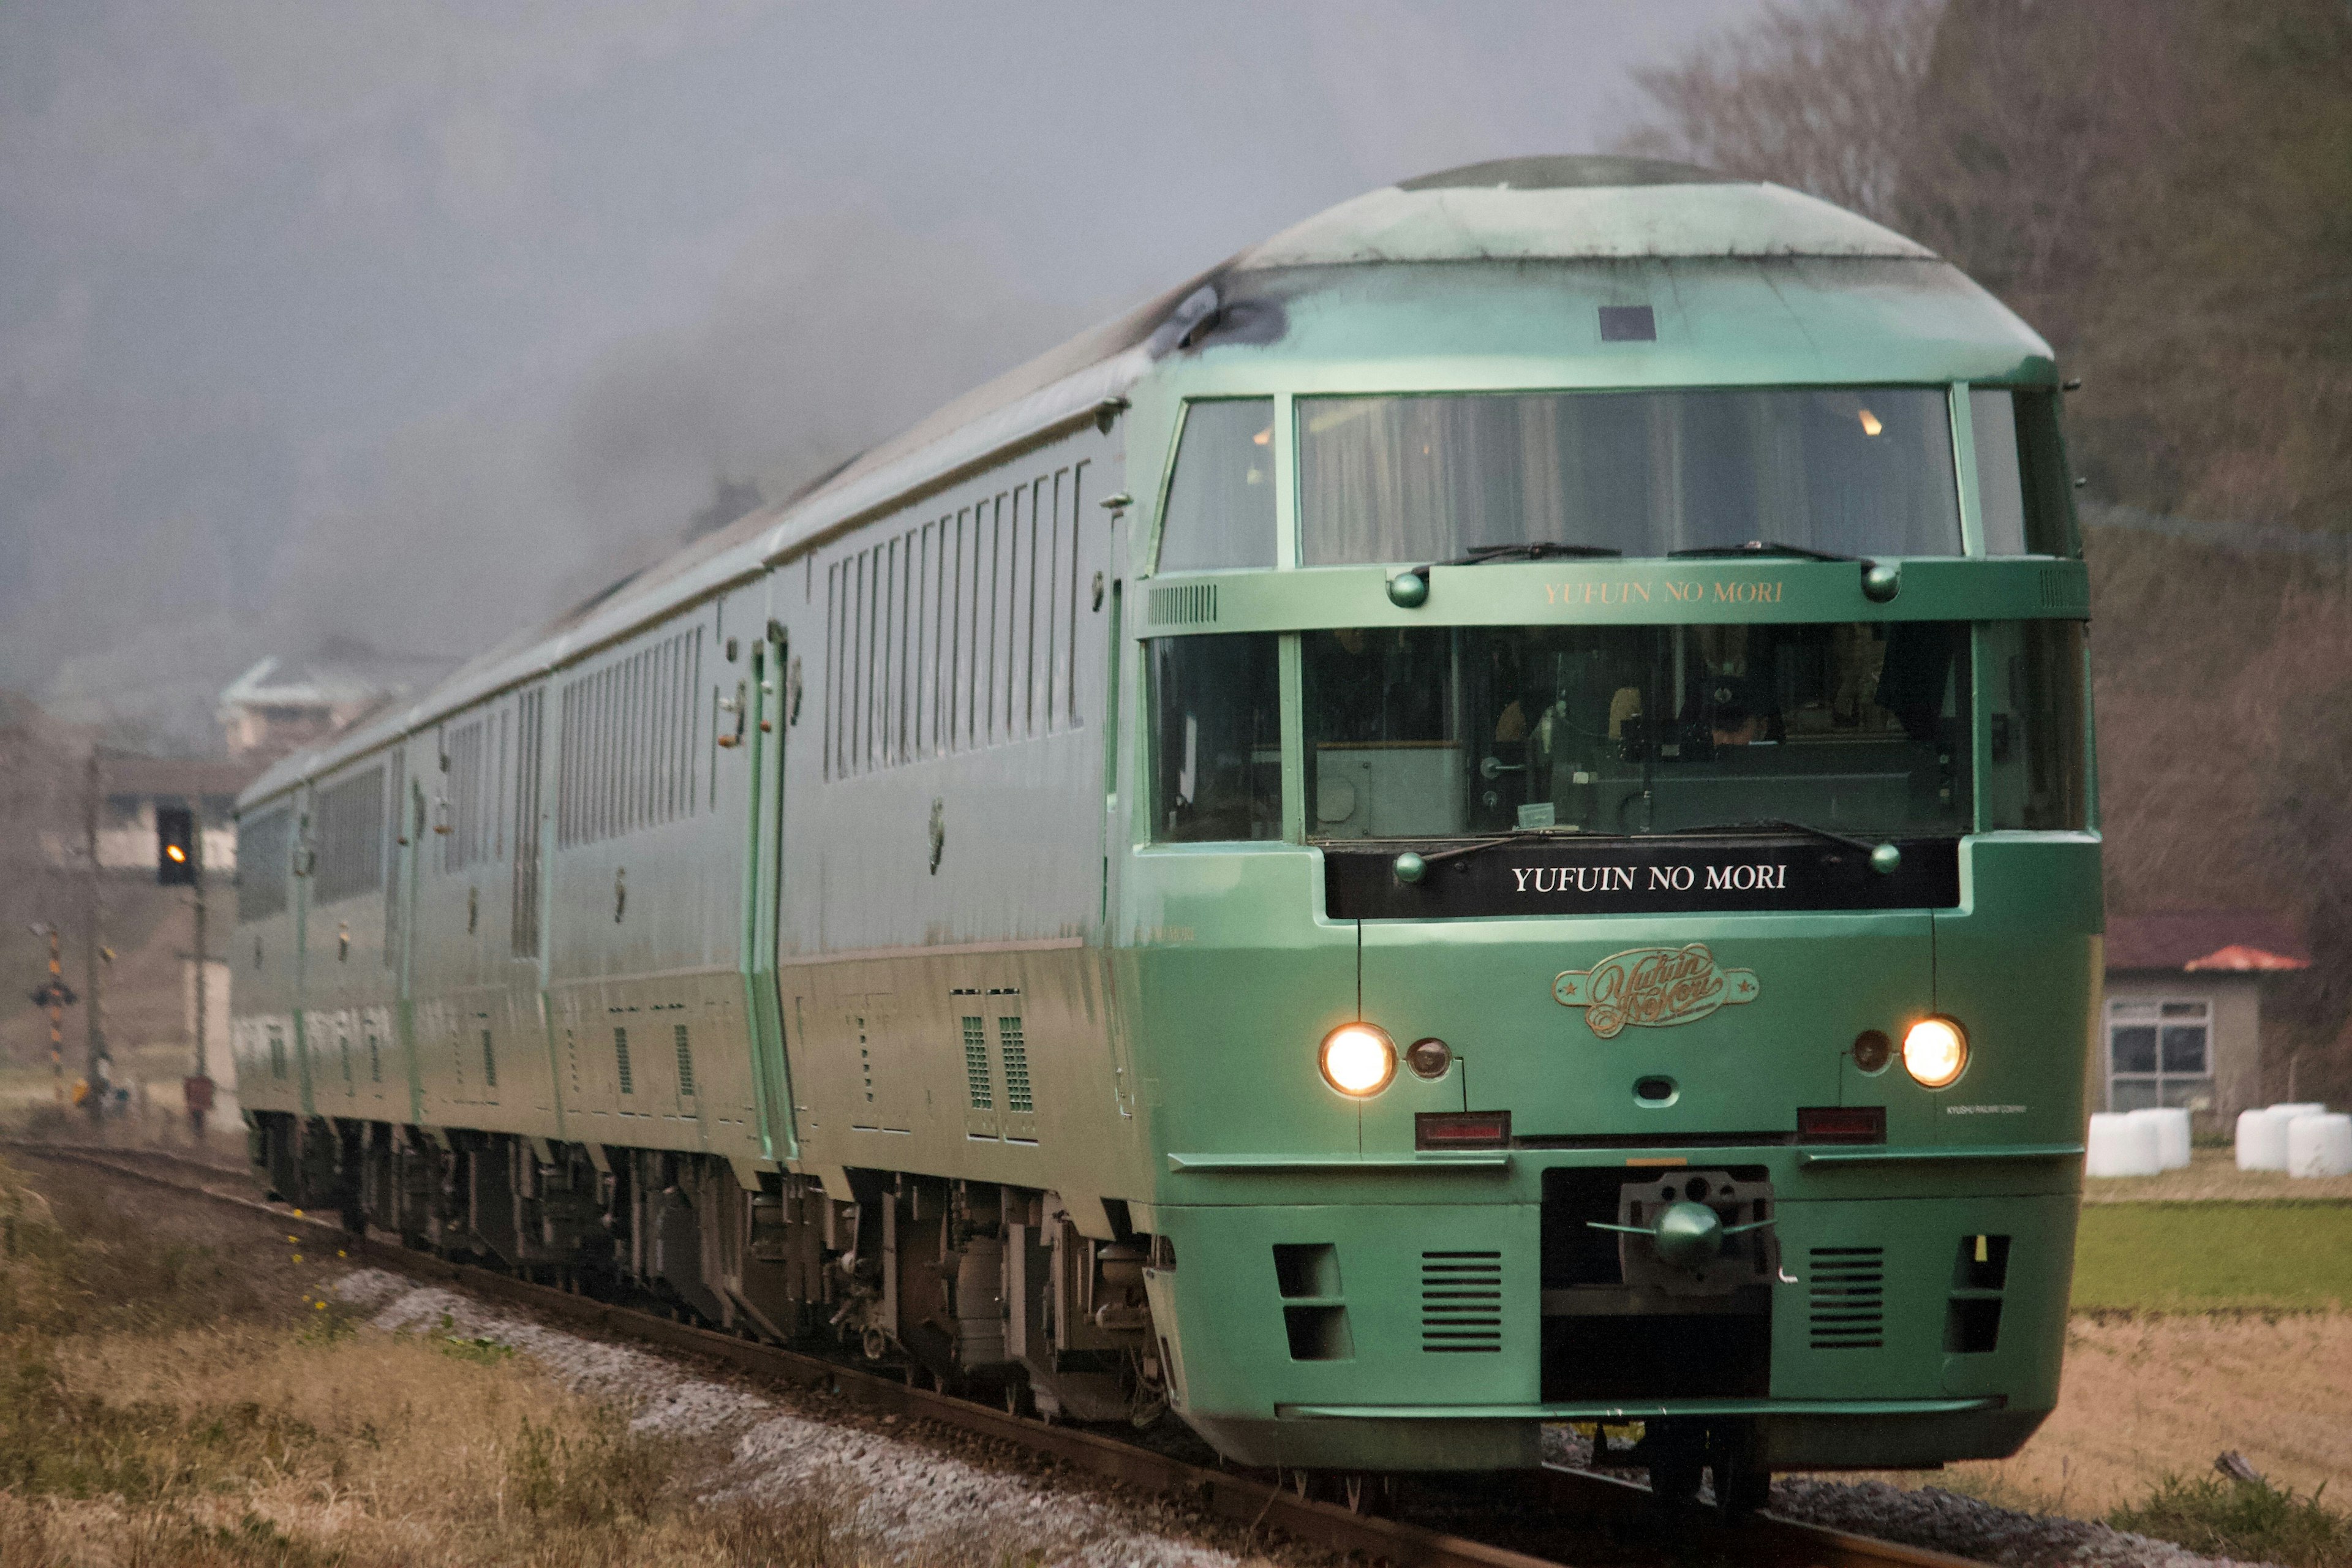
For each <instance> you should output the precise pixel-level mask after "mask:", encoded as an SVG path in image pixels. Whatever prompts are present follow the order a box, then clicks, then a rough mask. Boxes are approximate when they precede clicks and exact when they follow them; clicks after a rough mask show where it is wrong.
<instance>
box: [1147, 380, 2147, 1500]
mask: <svg viewBox="0 0 2352 1568" xmlns="http://www.w3.org/2000/svg"><path fill="white" fill-rule="evenodd" d="M1882 401H1883V400H1882ZM1171 504H1172V503H1171ZM1664 553H1665V552H1664V551H1654V552H1651V551H1644V552H1636V551H1633V550H1628V551H1627V552H1626V557H1627V558H1626V559H1624V560H1622V561H1619V560H1607V561H1592V562H1588V561H1573V562H1560V561H1553V562H1547V563H1518V562H1512V561H1508V560H1501V561H1491V562H1484V563H1463V564H1457V565H1452V566H1444V565H1440V566H1437V567H1434V568H1433V569H1423V570H1422V571H1419V572H1414V573H1412V574H1411V575H1412V576H1413V577H1415V578H1417V579H1419V581H1418V582H1417V583H1412V584H1404V585H1403V586H1402V588H1401V587H1400V586H1399V585H1398V584H1399V579H1400V578H1401V577H1403V576H1405V575H1406V573H1404V572H1403V571H1402V570H1401V569H1400V568H1398V567H1396V566H1394V565H1389V566H1384V567H1370V568H1362V569H1356V570H1329V571H1321V572H1315V573H1312V574H1307V573H1301V574H1297V576H1295V577H1293V578H1291V579H1290V581H1289V583H1287V584H1285V583H1283V582H1281V581H1279V577H1280V575H1281V574H1263V575H1259V576H1255V577H1240V576H1230V575H1229V576H1224V577H1223V578H1219V579H1214V580H1212V579H1208V578H1206V577H1203V578H1202V579H1201V580H1200V581H1199V582H1198V583H1192V582H1187V581H1186V580H1184V579H1182V578H1181V577H1180V578H1175V579H1172V580H1166V579H1164V580H1163V581H1161V582H1160V584H1155V585H1154V586H1153V588H1152V590H1151V593H1150V603H1151V604H1152V605H1153V606H1155V612H1154V614H1155V618H1154V619H1153V621H1152V622H1151V623H1150V624H1149V625H1148V626H1146V627H1145V628H1144V629H1143V632H1142V636H1143V638H1144V641H1143V643H1142V647H1141V653H1142V660H1141V662H1142V663H1143V665H1144V667H1145V668H1144V672H1143V673H1144V678H1145V679H1144V680H1143V682H1142V695H1141V700H1142V702H1143V703H1144V706H1145V711H1146V713H1147V720H1146V723H1145V726H1144V728H1145V731H1146V734H1145V735H1144V737H1143V746H1142V750H1141V754H1140V762H1139V766H1140V768H1141V769H1142V772H1143V773H1144V774H1145V775H1146V776H1144V777H1142V778H1140V779H1139V780H1137V781H1135V782H1134V785H1133V787H1134V788H1135V789H1136V791H1137V794H1138V796H1139V801H1140V803H1141V811H1142V813H1143V814H1144V815H1145V816H1147V818H1148V820H1147V821H1146V822H1145V823H1144V824H1143V825H1142V826H1141V829H1140V831H1139V835H1138V837H1139V839H1140V840H1142V842H1141V843H1139V847H1138V848H1137V849H1136V851H1135V853H1134V856H1133V858H1132V859H1131V861H1130V862H1129V866H1128V868H1127V873H1126V874H1127V876H1128V878H1129V888H1128V897H1129V908H1130V910H1131V911H1132V914H1131V919H1132V922H1133V925H1132V931H1133V938H1134V944H1133V945H1132V947H1131V948H1130V949H1129V951H1128V952H1127V953H1126V955H1125V957H1126V961H1127V963H1129V965H1130V966H1131V967H1130V971H1129V976H1130V980H1131V984H1132V987H1133V989H1132V995H1133V997H1134V999H1135V1008H1134V1013H1133V1016H1134V1018H1135V1020H1136V1022H1135V1025H1134V1028H1135V1032H1136V1036H1137V1040H1138V1049H1139V1057H1140V1058H1141V1063H1140V1068H1139V1070H1140V1071H1141V1072H1142V1073H1143V1074H1144V1079H1143V1088H1144V1091H1145V1092H1144V1102H1145V1103H1144V1114H1145V1116H1146V1118H1147V1122H1146V1127H1145V1131H1146V1134H1147V1137H1148V1140H1149V1144H1150V1147H1151V1148H1152V1150H1153V1151H1154V1152H1155V1155H1156V1158H1157V1160H1158V1163H1159V1173H1158V1176H1157V1180H1158V1183H1159V1185H1158V1190H1157V1193H1156V1194H1155V1197H1156V1201H1155V1202H1153V1203H1151V1204H1150V1205H1139V1213H1138V1214H1137V1216H1136V1218H1137V1224H1138V1226H1139V1228H1142V1227H1145V1226H1148V1227H1149V1228H1150V1230H1151V1231H1152V1232H1153V1233H1154V1234H1155V1235H1156V1236H1157V1237H1159V1238H1160V1249H1159V1253H1158V1255H1157V1257H1156V1258H1155V1267H1154V1268H1153V1270H1152V1271H1151V1273H1150V1281H1149V1283H1150V1291H1151V1299H1152V1305H1153V1310H1154V1319H1155V1323H1156V1325H1157V1327H1158V1331H1159V1332H1160V1336H1161V1338H1162V1340H1163V1342H1164V1346H1165V1353H1166V1356H1167V1359H1168V1362H1169V1363H1170V1370H1171V1401H1172V1403H1173V1404H1174V1405H1175V1407H1176V1408H1177V1409H1178V1410H1179V1411H1180V1412H1181V1414H1182V1415H1184V1416H1185V1417H1186V1418H1187V1419H1188V1420H1189V1421H1191V1422H1192V1424H1193V1425H1194V1426H1197V1427H1199V1428H1200V1429H1201V1430H1202V1432H1204V1433H1205V1434H1206V1435H1207V1436H1210V1437H1211V1439H1212V1440H1213V1441H1214V1442H1215V1443H1216V1444H1217V1445H1218V1446H1219V1447H1221V1448H1223V1449H1224V1450H1225V1451H1226V1452H1227V1453H1229V1454H1231V1455H1233V1456H1234V1457H1236V1458H1241V1459H1243V1460H1245V1461H1248V1462H1253V1463H1259V1464H1269V1465H1273V1464H1279V1465H1286V1466H1296V1467H1302V1468H1342V1469H1366V1470H1381V1469H1422V1468H1436V1469H1447V1468H1458V1469H1487V1468H1512V1467H1519V1466H1527V1465H1530V1464H1533V1463H1535V1462H1536V1460H1537V1456H1538V1437H1539V1432H1540V1427H1541V1425H1542V1424H1543V1423H1545V1422H1562V1421H1574V1422H1602V1423H1609V1424H1612V1425H1619V1426H1623V1425H1627V1424H1633V1423H1640V1424H1642V1425H1643V1428H1644V1430H1645V1432H1646V1433H1647V1435H1648V1436H1647V1442H1648V1447H1647V1448H1646V1450H1645V1452H1646V1453H1647V1454H1648V1456H1649V1457H1650V1458H1652V1459H1653V1461H1657V1460H1659V1459H1660V1458H1661V1457H1662V1455H1664V1454H1667V1453H1670V1452H1672V1451H1675V1448H1676V1447H1677V1446H1679V1451H1681V1452H1683V1453H1685V1454H1689V1453H1698V1452H1706V1453H1713V1454H1717V1456H1720V1455H1721V1454H1722V1453H1723V1452H1724V1451H1725V1445H1735V1446H1737V1447H1738V1451H1739V1452H1740V1453H1741V1454H1743V1455H1744V1456H1745V1458H1747V1460H1748V1463H1749V1464H1750V1465H1751V1466H1753V1467H1756V1468H1760V1469H1780V1470H1790V1469H1803V1468H1866V1467H1895V1466H1921V1465H1932V1464H1935V1463H1937V1462H1940V1461H1944V1460H1949V1459H1957V1458H1990V1457H1999V1456H2004V1455H2007V1454H2010V1453H2012V1452H2014V1451H2015V1449H2016V1448H2017V1447H2019V1446H2020V1445H2021V1443H2022V1442H2023V1441H2024V1440H2025V1438H2026V1437H2027V1436H2030V1435H2031V1433H2032V1431H2033V1429H2034V1428H2035V1426H2038V1425H2039V1423H2040V1422H2041V1421H2042V1419H2043V1418H2044V1416H2046V1415H2047V1414H2048V1413H2049V1411H2050V1410H2051V1408H2052V1406H2053V1404H2054V1401H2055V1397H2056V1393H2057V1379H2058V1370H2059V1360H2060V1353H2061V1350H2062V1347H2063V1335H2064V1319H2065V1311H2066V1298H2067V1288H2068V1280H2069V1274H2070V1269H2071V1259H2072V1253H2073V1244H2074V1217H2075V1212H2076V1207H2077V1204H2078V1202H2079V1192H2080V1173H2081V1165H2080V1153H2081V1148H2080V1139H2081V1127H2082V1117H2083V1114H2084V1059H2085V1057H2084V1053H2085V1049H2086V1045H2087V1037H2088V1033H2089V1020H2090V1016H2091V1007H2092V1002H2093V998H2094V995H2095V984H2096V976H2097V972H2098V963H2099V957H2098V949H2099V939H2098V934H2097V933H2098V931H2099V930H2100V925H2101V914H2100V904H2099V880H2098V840H2097V836H2096V834H2095V831H2094V825H2093V823H2092V822H2091V820H2090V815H2089V803H2088V784H2087V758H2088V736H2087V676H2086V669H2085V662H2084V639H2083V635H2082V628H2081V623H2080V616H2081V614H2082V609H2081V606H2082V605H2083V604H2084V602H2085V601H2086V595H2085V592H2084V581H2083V578H2082V571H2083V568H2082V566H2081V564H2080V563H2079V562H2078V561H2073V560H2058V559H2052V558H2049V557H2044V558H2042V559H2039V560H2019V561H1998V560H1983V559H1976V560H1970V559H1959V558H1953V559H1939V560H1927V559H1911V560H1906V561H1902V562H1900V563H1889V562H1886V561H1885V560H1883V559H1881V560H1872V559H1862V560H1854V559H1834V560H1832V559H1811V558H1806V557H1803V556H1801V555H1799V554H1796V553H1793V552H1792V553H1789V554H1784V555H1778V556H1772V557H1769V558H1766V559H1745V560H1742V559H1738V558H1707V559H1697V560H1688V561H1683V560H1665V559H1646V560H1645V559H1638V558H1636V557H1637V555H1640V554H1654V555H1656V556H1664ZM1822 553H1825V554H1826V553H1828V552H1822ZM1855 553H1857V554H1858V553H1860V552H1855ZM1970 553H1975V552H1970ZM1954 554H1955V556H1958V552H1957V551H1956V552H1954ZM1874 566H1893V567H1894V568H1895V575H1897V576H1898V577H1899V580H1900V589H1899V592H1898V593H1896V594H1895V595H1886V594H1885V592H1884V590H1885V574H1881V576H1880V578H1879V579H1878V580H1877V581H1875V582H1874V579H1873V575H1872V572H1873V568H1874ZM1212 581H1213V582H1214V584H1215V585H1214V587H1213V590H1212V589H1211V588H1210V586H1209V584H1210V583H1211V582H1212ZM1212 592H1213V595H1214V596H1213V597H1211V596H1210V595H1211V593H1212ZM1204 603H1207V604H1213V605H1215V608H1214V610H1213V615H1214V616H1215V625H1214V626H1213V628H1212V627H1208V626H1201V625H1199V624H1198V622H1199V620H1200V619H1201V618H1202V605H1203V604H1204ZM1188 623H1189V624H1188ZM1356 1025H1362V1026H1371V1027H1372V1028H1373V1029H1375V1030H1376V1031H1378V1032H1379V1033H1380V1034H1381V1036H1384V1037H1385V1038H1386V1039H1387V1040H1388V1041H1389V1042H1390V1043H1391V1047H1393V1049H1394V1050H1395V1051H1396V1053H1397V1054H1398V1056H1399V1058H1401V1059H1400V1060H1398V1061H1397V1063H1396V1064H1395V1066H1394V1067H1393V1069H1392V1070H1391V1071H1390V1072H1389V1073H1387V1074H1386V1076H1385V1077H1384V1079H1383V1080H1382V1081H1381V1082H1380V1083H1379V1084H1378V1085H1377V1087H1375V1088H1373V1089H1370V1092H1366V1093H1361V1094H1351V1093H1349V1092H1347V1091H1346V1090H1345V1089H1344V1088H1343V1087H1342V1086H1341V1084H1340V1083H1339V1082H1337V1081H1335V1075H1333V1074H1331V1073H1328V1072H1327V1071H1326V1070H1325V1064H1324V1063H1323V1062H1322V1061H1321V1060H1320V1058H1319V1056H1318V1047H1319V1045H1320V1043H1321V1042H1323V1041H1325V1040H1326V1039H1327V1038H1328V1037H1330V1036H1331V1035H1332V1033H1333V1031H1335V1030H1339V1029H1341V1028H1342V1027H1344V1026H1356ZM1923 1025H1926V1026H1927V1032H1926V1033H1925V1034H1923V1035H1921V1036H1920V1037H1918V1038H1917V1040H1916V1044H1915V1046H1914V1048H1913V1049H1912V1050H1909V1051H1906V1043H1913V1032H1914V1030H1915V1029H1916V1028H1919V1027H1920V1026H1923ZM1938 1030H1943V1031H1945V1033H1944V1034H1942V1035H1938V1034H1937V1031H1938ZM1954 1038H1957V1039H1958V1042H1959V1049H1960V1051H1961V1052H1964V1054H1963V1055H1960V1056H1959V1058H1958V1061H1957V1063H1955V1061H1954V1060H1953V1058H1954V1055H1955V1052H1954V1050H1953V1046H1952V1041H1953V1039H1954ZM1429 1041H1442V1042H1444V1047H1443V1049H1442V1050H1438V1049H1436V1048H1434V1047H1424V1048H1423V1049H1422V1050H1419V1051H1416V1050H1414V1049H1413V1048H1412V1047H1413V1046H1414V1044H1415V1043H1416V1042H1429ZM1416 1058H1418V1070H1417V1066H1416ZM1432 1068H1433V1069H1434V1070H1429V1069H1432ZM1346 1074H1347V1069H1345V1068H1342V1070H1341V1072H1340V1073H1339V1075H1337V1076H1338V1077H1340V1078H1344V1077H1345V1076H1346ZM1371 1076H1373V1077H1381V1075H1380V1074H1379V1073H1377V1072H1375V1073H1373V1074H1372V1075H1371ZM1694 1205H1695V1206H1694ZM1669 1210H1678V1211H1679V1215H1678V1217H1677V1218H1676V1219H1675V1221H1674V1223H1673V1226H1668V1225H1666V1224H1665V1223H1664V1222H1665V1219H1666V1215H1667V1211H1669ZM1674 1226H1680V1227H1682V1228H1683V1229H1685V1230H1691V1229H1694V1228H1695V1229H1696V1231H1698V1232H1699V1233H1701V1234H1700V1235H1698V1236H1697V1237H1696V1238H1692V1237H1683V1238H1681V1239H1678V1240H1673V1239H1669V1238H1668V1237H1666V1235H1665V1230H1666V1229H1670V1228H1673V1227H1674ZM1692 1473H1693V1474H1694V1475H1695V1474H1696V1471H1695V1470H1694V1471H1693V1472H1692Z"/></svg>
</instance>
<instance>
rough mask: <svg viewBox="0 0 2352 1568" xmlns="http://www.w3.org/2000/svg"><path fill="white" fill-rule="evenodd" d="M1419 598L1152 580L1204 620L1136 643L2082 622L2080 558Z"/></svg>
mask: <svg viewBox="0 0 2352 1568" xmlns="http://www.w3.org/2000/svg"><path fill="white" fill-rule="evenodd" d="M1429 578H1430V590H1429V597H1428V602H1427V603H1426V604H1425V605H1422V606H1420V607H1418V608H1414V609H1404V608H1402V607H1400V606H1399V605H1396V604H1394V603H1393V602H1392V601H1391V598H1390V595H1389V593H1388V574H1387V569H1386V568H1384V567H1380V566H1311V567H1300V568H1298V569H1297V570H1296V571H1291V572H1217V573H1200V574H1189V575H1175V576H1168V577H1161V578H1157V579H1155V580H1154V581H1155V584H1157V585H1160V586H1178V585H1183V584H1196V583H1200V584H1207V583H1213V584H1215V585H1216V603H1217V611H1216V619H1215V620H1214V621H1212V622H1199V621H1181V622H1178V621H1170V622H1167V623H1153V624H1150V625H1148V626H1145V627H1143V628H1142V635H1144V636H1148V637H1186V636H1203V635H1214V634H1218V633H1230V632H1245V631H1294V630H1302V629H1312V628H1322V627H1333V626H1360V627H1388V626H1549V625H1573V626H1657V625H1661V624H1667V623H1673V624H1683V625H1691V626H1746V625H1754V624H1757V623H1780V624H1798V625H1801V624H1804V623H1807V622H1824V621H1908V620H1922V621H1924V620H1947V621H1951V620H1962V621H2030V620H2082V619H2084V618H2085V617H2086V616H2088V615H2089V613H2090V611H2089V605H2090V596H2089V582H2090V579H2089V576H2088V574H2086V572H2085V570H2084V566H2083V563H2081V562H2079V561H2053V560H2002V561H1965V560H1960V559H1958V558H1945V559H1921V558H1914V559H1911V560H1907V561H1906V562H1904V563H1903V592H1902V594H1901V595H1898V596H1897V597H1895V598H1894V599H1891V600H1886V601H1884V602H1882V601H1878V600H1874V599H1873V598H1871V597H1870V596H1869V595H1868V594H1866V593H1865V592H1864V568H1863V567H1862V566H1860V565H1858V564H1853V563H1842V562H1827V561H1794V560H1789V561H1782V560H1772V561H1707V560H1696V561H1653V560H1627V561H1601V562H1592V561H1567V562H1562V561H1544V562H1496V563H1493V564H1490V565H1484V566H1439V567H1434V568H1433V569H1431V570H1430V572H1429Z"/></svg>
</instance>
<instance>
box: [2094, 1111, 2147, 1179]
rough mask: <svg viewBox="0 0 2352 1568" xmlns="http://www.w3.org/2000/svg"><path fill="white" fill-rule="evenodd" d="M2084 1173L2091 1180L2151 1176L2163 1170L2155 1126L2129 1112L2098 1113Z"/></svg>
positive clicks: (2095, 1117)
mask: <svg viewBox="0 0 2352 1568" xmlns="http://www.w3.org/2000/svg"><path fill="white" fill-rule="evenodd" d="M2083 1169H2084V1174H2086V1175H2093V1176H2153V1175H2155V1174H2156V1173H2158V1171H2161V1170H2162V1169H2164V1164H2163V1152H2162V1148H2161V1145H2160V1144H2159V1143H2158V1138H2157V1131H2156V1123H2155V1122H2153V1121H2147V1120H2145V1119H2144V1118H2141V1117H2137V1116H2134V1115H2133V1114H2132V1113H2131V1112H2129V1111H2113V1112H2110V1111H2104V1110H2103V1111H2101V1112H2099V1113H2098V1114H2097V1115H2095V1116H2094V1117H2092V1118H2091V1138H2090V1144H2089V1148H2088V1151H2087V1158H2086V1159H2085V1160H2084V1166H2083Z"/></svg>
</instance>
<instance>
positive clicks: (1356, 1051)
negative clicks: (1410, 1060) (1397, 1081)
mask: <svg viewBox="0 0 2352 1568" xmlns="http://www.w3.org/2000/svg"><path fill="white" fill-rule="evenodd" d="M1318 1057H1319V1059H1320V1061H1321V1063H1322V1068H1323V1079H1324V1081H1325V1082H1326V1083H1328V1084H1329V1085H1330V1086H1331V1087H1332V1088H1333V1089H1338V1090H1339V1092H1340V1093H1341V1094H1344V1095H1349V1096H1350V1097H1352V1098H1354V1099H1357V1100H1361V1099H1363V1098H1365V1097H1366V1096H1367V1095H1374V1094H1378V1093H1380V1091H1381V1090H1382V1089H1386V1088H1388V1086H1389V1079H1392V1078H1394V1077H1396V1069H1397V1048H1396V1042H1395V1041H1394V1040H1391V1039H1390V1038H1389V1036H1388V1031H1387V1030H1385V1029H1381V1028H1378V1027H1375V1026H1372V1025H1370V1024H1342V1025H1340V1026H1339V1027H1338V1028H1336V1029H1334V1030H1332V1031H1331V1032H1330V1033H1329V1034H1328V1035H1326V1036H1324V1037H1323V1048H1322V1050H1321V1051H1320V1052H1319V1053H1318Z"/></svg>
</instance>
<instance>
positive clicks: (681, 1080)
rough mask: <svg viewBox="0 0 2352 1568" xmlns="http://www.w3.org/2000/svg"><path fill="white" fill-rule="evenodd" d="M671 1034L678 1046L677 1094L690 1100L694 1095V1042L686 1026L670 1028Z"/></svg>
mask: <svg viewBox="0 0 2352 1568" xmlns="http://www.w3.org/2000/svg"><path fill="white" fill-rule="evenodd" d="M670 1034H671V1037H672V1039H673V1041H674V1042H675V1043H676V1045H677V1092H678V1093H679V1094H681V1095H683V1096H686V1097H687V1098H688V1099H691V1098H692V1097H693V1094H694V1041H693V1039H692V1038H691V1037H689V1036H688V1033H687V1027H686V1026H685V1025H684V1024H673V1025H671V1026H670Z"/></svg>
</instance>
